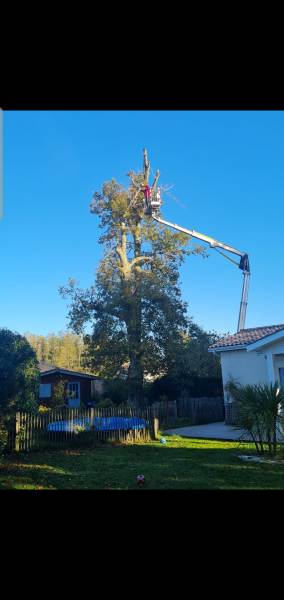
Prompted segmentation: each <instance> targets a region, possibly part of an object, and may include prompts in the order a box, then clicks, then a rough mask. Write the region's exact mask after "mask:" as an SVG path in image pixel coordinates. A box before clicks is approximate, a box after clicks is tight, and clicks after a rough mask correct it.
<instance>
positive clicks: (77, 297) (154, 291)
mask: <svg viewBox="0 0 284 600" xmlns="http://www.w3.org/2000/svg"><path fill="white" fill-rule="evenodd" d="M149 173H150V162H149V161H148V157H147V153H146V151H144V165H143V171H141V172H139V173H137V174H136V173H134V172H133V171H131V172H130V173H128V175H129V178H130V186H129V188H128V189H125V188H124V187H123V186H122V185H120V184H119V183H117V182H116V181H115V180H114V179H112V180H111V181H107V182H106V183H104V185H103V187H102V191H101V192H100V193H99V192H95V194H94V197H93V201H92V204H91V212H92V213H94V214H95V215H97V216H98V217H99V219H100V227H101V228H102V229H103V235H102V236H101V237H100V240H99V241H100V243H101V244H102V245H103V247H104V257H103V259H102V260H101V262H100V264H99V267H98V271H97V276H96V281H95V285H94V286H92V287H91V288H89V289H87V290H82V289H79V288H78V287H77V286H76V282H75V281H74V280H69V283H68V285H67V286H65V287H62V288H61V294H62V295H63V296H64V297H68V298H69V299H70V300H71V305H70V309H69V323H70V326H71V327H72V328H73V330H74V331H75V332H77V333H79V332H81V331H82V330H83V329H84V326H85V325H86V324H87V323H88V322H91V323H92V325H93V330H92V333H91V334H88V335H87V336H86V342H87V344H88V347H89V350H90V356H89V360H90V361H91V362H92V364H93V366H98V364H99V363H100V364H101V367H102V371H108V374H113V376H114V375H115V374H116V372H117V367H118V366H119V365H120V366H122V364H125V363H127V364H128V374H127V380H128V387H129V403H130V404H134V405H135V404H136V405H137V404H141V403H142V402H143V374H144V371H145V370H147V371H148V372H157V370H159V369H160V368H161V365H162V364H163V361H164V359H165V347H164V343H165V339H166V340H167V343H169V340H170V339H174V337H175V336H176V334H177V332H178V331H182V330H184V329H186V326H187V317H186V305H185V304H184V303H183V302H182V300H181V293H180V289H179V286H178V279H179V272H178V269H179V266H180V265H181V263H182V262H183V260H184V259H185V257H186V256H187V255H189V254H197V253H199V254H200V253H201V254H204V249H203V248H200V247H198V246H196V247H194V248H189V246H188V243H189V238H188V236H186V235H185V234H182V233H173V232H172V231H170V230H168V229H165V228H163V227H162V226H161V225H159V224H157V222H154V221H153V220H152V219H151V217H150V216H148V215H146V214H145V190H146V189H147V186H148V182H149ZM158 178H159V172H157V173H156V175H155V177H154V182H153V185H152V186H151V192H152V195H154V194H155V193H156V190H157V182H158ZM115 371H116V372H115Z"/></svg>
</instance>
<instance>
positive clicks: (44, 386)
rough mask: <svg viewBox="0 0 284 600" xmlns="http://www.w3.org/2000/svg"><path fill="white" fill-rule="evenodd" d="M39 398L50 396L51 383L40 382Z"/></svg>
mask: <svg viewBox="0 0 284 600" xmlns="http://www.w3.org/2000/svg"><path fill="white" fill-rule="evenodd" d="M39 397H40V398H51V383H41V384H40V386H39Z"/></svg>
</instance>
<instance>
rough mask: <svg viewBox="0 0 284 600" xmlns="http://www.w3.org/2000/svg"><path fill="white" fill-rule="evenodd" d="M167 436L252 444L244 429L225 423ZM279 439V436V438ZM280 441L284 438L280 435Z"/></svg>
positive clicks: (179, 431)
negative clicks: (237, 441) (239, 441)
mask: <svg viewBox="0 0 284 600" xmlns="http://www.w3.org/2000/svg"><path fill="white" fill-rule="evenodd" d="M164 433H165V434H167V435H181V436H184V437H190V438H203V439H206V440H228V441H230V440H239V439H240V437H242V440H243V441H248V442H252V439H251V437H250V436H249V435H247V434H246V435H245V432H244V431H243V430H242V429H234V427H233V426H231V425H226V424H225V423H224V421H221V422H219V423H208V424H205V425H192V426H191V427H179V428H178V429H167V430H166V431H164ZM277 437H278V436H277ZM280 439H282V440H283V437H282V436H280V435H279V441H280Z"/></svg>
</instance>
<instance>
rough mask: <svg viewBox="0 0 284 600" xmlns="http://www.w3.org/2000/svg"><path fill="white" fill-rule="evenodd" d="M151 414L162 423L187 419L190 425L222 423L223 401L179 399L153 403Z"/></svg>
mask: <svg viewBox="0 0 284 600" xmlns="http://www.w3.org/2000/svg"><path fill="white" fill-rule="evenodd" d="M151 408H152V413H153V415H154V416H156V417H158V419H159V420H160V421H161V422H162V423H163V424H167V423H168V422H170V421H171V420H172V419H178V418H188V419H189V420H190V421H191V423H192V425H199V424H202V423H215V422H217V421H224V418H225V413H224V401H223V398H222V397H218V398H207V397H206V398H179V399H178V400H173V401H170V402H155V403H154V404H152V407H151Z"/></svg>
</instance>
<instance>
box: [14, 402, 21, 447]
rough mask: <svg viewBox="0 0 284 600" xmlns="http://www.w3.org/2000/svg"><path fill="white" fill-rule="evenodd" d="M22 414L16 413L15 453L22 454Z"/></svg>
mask: <svg viewBox="0 0 284 600" xmlns="http://www.w3.org/2000/svg"><path fill="white" fill-rule="evenodd" d="M20 431H21V428H20V413H19V412H16V417H15V452H20Z"/></svg>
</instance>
